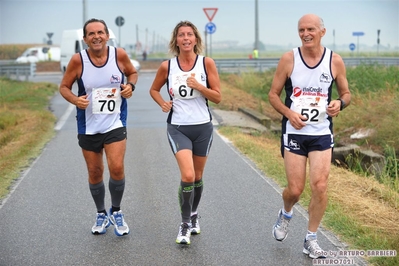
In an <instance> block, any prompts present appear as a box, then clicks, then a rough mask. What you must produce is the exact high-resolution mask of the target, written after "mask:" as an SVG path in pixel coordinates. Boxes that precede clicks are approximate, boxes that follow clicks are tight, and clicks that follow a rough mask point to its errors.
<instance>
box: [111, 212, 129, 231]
mask: <svg viewBox="0 0 399 266" xmlns="http://www.w3.org/2000/svg"><path fill="white" fill-rule="evenodd" d="M109 212H110V213H112V212H111V209H110V210H109ZM123 216H124V215H123V213H122V211H121V210H119V211H117V212H113V213H112V214H111V215H110V217H109V220H110V221H111V223H112V224H113V225H114V227H115V234H116V235H117V236H124V235H128V234H129V233H130V230H129V226H128V225H127V223H126V222H125V219H124V218H123Z"/></svg>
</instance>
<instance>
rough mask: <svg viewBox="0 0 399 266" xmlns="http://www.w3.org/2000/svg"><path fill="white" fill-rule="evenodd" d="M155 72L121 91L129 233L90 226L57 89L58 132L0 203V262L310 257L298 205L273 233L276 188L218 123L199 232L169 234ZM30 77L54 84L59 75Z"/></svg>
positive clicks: (300, 260) (90, 212)
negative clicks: (181, 239) (286, 229)
mask: <svg viewBox="0 0 399 266" xmlns="http://www.w3.org/2000/svg"><path fill="white" fill-rule="evenodd" d="M154 75H155V73H145V72H142V73H140V75H139V82H138V84H137V89H136V91H135V93H134V96H133V97H132V98H131V99H129V118H128V142H127V143H128V144H127V154H126V161H125V165H126V190H125V194H124V199H123V202H122V209H123V211H124V213H125V215H126V216H125V218H126V221H127V222H128V224H129V226H130V229H131V233H130V235H128V236H126V237H117V236H116V235H115V234H114V232H113V228H112V227H110V228H109V229H108V232H107V233H106V234H105V235H100V236H98V235H92V234H91V232H90V229H91V226H92V225H93V223H94V218H95V206H94V203H93V201H92V198H91V196H90V192H89V189H88V181H87V174H86V166H85V163H84V161H83V157H82V154H81V150H80V148H79V147H78V144H77V138H76V120H75V111H74V110H73V109H74V107H72V110H73V111H72V112H70V113H68V110H70V109H71V108H70V107H69V106H70V105H69V104H68V103H67V102H66V101H65V100H64V99H62V97H61V96H60V95H59V94H57V95H56V96H55V97H54V98H53V99H52V101H51V106H50V107H51V110H53V112H54V114H55V115H56V116H57V118H58V122H59V123H57V125H56V126H58V127H57V134H56V136H55V137H54V138H53V139H52V140H51V141H50V142H49V143H48V144H47V145H46V147H45V149H44V150H43V152H42V154H41V155H40V156H39V157H38V158H37V159H36V160H35V161H34V162H33V163H32V165H31V167H30V168H29V169H28V170H27V171H25V172H24V173H23V174H22V176H21V178H20V180H19V181H18V182H17V183H18V185H17V186H16V187H15V189H14V191H13V193H12V194H11V195H10V196H9V197H8V198H7V199H6V200H5V203H4V204H3V205H0V225H1V226H0V265H12V266H18V265H46V266H49V265H151V266H152V265H160V266H161V265H162V266H164V265H166V266H168V265H226V266H231V265H237V266H242V265H312V260H311V259H309V258H308V257H307V256H305V255H304V254H302V245H303V237H304V235H305V233H306V227H307V215H306V211H304V210H303V209H302V208H300V207H296V209H295V216H294V219H293V220H292V222H291V224H290V234H289V236H288V238H287V240H286V241H285V242H283V243H280V242H277V241H275V240H274V239H273V237H272V233H271V229H272V226H273V224H274V222H275V220H276V217H277V212H278V209H279V208H280V207H281V206H282V201H281V195H280V192H281V190H280V188H279V187H278V186H277V185H276V184H275V183H274V182H273V181H272V180H271V179H270V178H268V177H267V176H265V175H264V174H263V173H261V172H260V171H259V170H258V169H257V168H256V166H255V165H254V164H253V163H252V162H251V161H250V160H248V159H247V158H246V157H245V156H244V155H242V154H241V153H240V152H238V151H237V149H235V148H234V146H233V145H232V144H231V143H230V142H229V141H228V140H226V139H225V138H223V137H222V136H220V135H219V134H218V133H217V131H216V132H215V135H214V143H213V146H212V150H211V153H210V156H209V161H208V164H207V167H206V169H205V173H204V195H203V200H202V202H201V205H200V208H199V214H200V216H201V219H200V223H201V229H202V230H201V234H200V235H197V236H193V237H192V244H191V245H190V246H179V245H177V244H176V243H175V239H176V236H177V231H178V225H179V223H180V214H179V209H178V200H177V188H178V185H179V182H180V174H179V171H178V168H177V165H176V161H175V159H174V157H173V155H172V152H171V150H170V147H169V144H168V142H167V138H166V122H165V120H166V114H164V113H162V111H161V110H160V108H159V107H158V106H157V105H156V104H155V102H153V100H152V99H151V98H150V96H149V93H148V89H149V87H150V85H151V83H152V80H153V79H154ZM34 80H35V81H44V80H47V81H50V82H54V83H56V84H59V82H60V80H61V76H60V75H38V76H36V77H34ZM74 90H76V88H74ZM163 92H164V93H166V91H165V90H163ZM165 97H166V96H165ZM65 114H67V115H65ZM61 118H62V119H63V120H64V121H63V122H62V123H60V121H61ZM105 180H106V181H107V180H108V172H107V171H106V174H105ZM106 195H107V198H106V200H107V201H106V203H107V206H108V207H109V203H110V199H109V192H108V191H107V192H106ZM319 242H320V245H321V246H322V247H323V248H324V249H325V250H326V251H337V250H339V249H344V247H345V245H344V244H342V243H340V242H339V241H338V240H337V238H336V237H335V236H334V235H332V234H330V233H328V232H327V231H325V230H322V232H321V233H319ZM356 263H358V262H356ZM359 265H360V264H359Z"/></svg>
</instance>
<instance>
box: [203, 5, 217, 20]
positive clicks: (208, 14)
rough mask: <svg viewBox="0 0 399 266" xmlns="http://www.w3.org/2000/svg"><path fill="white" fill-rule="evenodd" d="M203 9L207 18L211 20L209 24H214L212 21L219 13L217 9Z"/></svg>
mask: <svg viewBox="0 0 399 266" xmlns="http://www.w3.org/2000/svg"><path fill="white" fill-rule="evenodd" d="M203 9H204V12H205V15H206V17H207V18H208V19H209V22H212V19H213V18H214V17H215V15H216V12H217V11H218V9H217V7H205V8H203Z"/></svg>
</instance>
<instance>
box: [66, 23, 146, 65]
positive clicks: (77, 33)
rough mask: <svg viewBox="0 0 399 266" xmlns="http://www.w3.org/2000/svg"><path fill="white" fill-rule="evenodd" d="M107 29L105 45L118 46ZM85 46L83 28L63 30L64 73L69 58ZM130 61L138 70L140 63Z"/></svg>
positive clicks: (112, 33) (113, 35) (85, 47)
mask: <svg viewBox="0 0 399 266" xmlns="http://www.w3.org/2000/svg"><path fill="white" fill-rule="evenodd" d="M108 31H109V40H108V42H107V45H109V46H114V47H118V43H117V41H116V38H115V34H114V32H113V31H112V30H111V29H108ZM87 48H88V46H87V44H86V43H85V42H84V40H83V29H75V30H64V31H63V33H62V40H61V59H60V68H61V72H62V73H65V70H66V68H67V66H68V63H69V60H71V57H72V55H74V54H76V53H79V52H80V51H82V50H84V49H87ZM130 61H132V64H133V66H134V67H135V68H136V69H137V71H139V70H140V63H139V62H138V61H137V60H134V59H130Z"/></svg>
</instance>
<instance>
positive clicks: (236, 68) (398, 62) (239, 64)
mask: <svg viewBox="0 0 399 266" xmlns="http://www.w3.org/2000/svg"><path fill="white" fill-rule="evenodd" d="M214 60H215V63H216V67H217V69H218V72H219V73H223V72H225V73H241V72H250V71H252V72H263V71H266V70H268V69H271V68H276V67H277V64H278V62H279V60H280V58H260V59H214ZM343 60H344V63H345V65H346V66H347V67H352V66H358V65H361V64H366V65H373V64H378V65H383V66H399V57H365V58H360V57H359V58H343Z"/></svg>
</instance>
